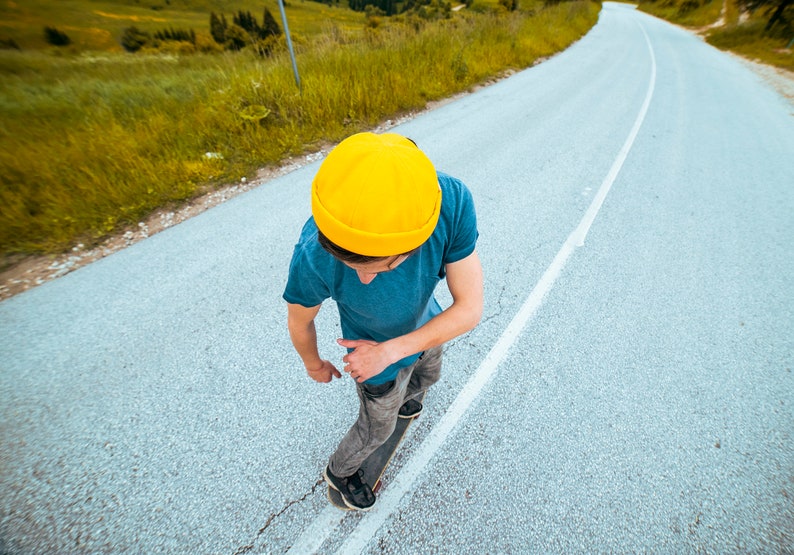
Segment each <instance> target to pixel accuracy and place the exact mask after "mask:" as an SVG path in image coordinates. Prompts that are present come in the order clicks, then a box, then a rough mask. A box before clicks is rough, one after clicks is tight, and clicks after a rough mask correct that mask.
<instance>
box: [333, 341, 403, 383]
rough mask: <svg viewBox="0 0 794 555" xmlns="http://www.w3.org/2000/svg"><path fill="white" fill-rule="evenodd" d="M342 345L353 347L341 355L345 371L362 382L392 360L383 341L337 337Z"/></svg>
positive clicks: (375, 374) (378, 372) (381, 369)
mask: <svg viewBox="0 0 794 555" xmlns="http://www.w3.org/2000/svg"><path fill="white" fill-rule="evenodd" d="M336 342H337V343H339V344H340V345H341V346H342V347H345V348H347V349H353V351H352V352H350V353H348V354H346V355H345V356H344V357H342V360H343V361H344V362H345V363H346V366H345V372H347V373H348V374H350V376H351V377H352V378H353V379H354V380H356V381H357V382H363V381H365V380H368V379H370V378H371V377H372V376H377V375H378V374H380V373H381V372H383V370H385V369H386V367H387V366H388V365H389V364H391V363H392V362H394V361H393V360H390V354H389V352H388V349H387V347H386V344H385V343H377V342H375V341H368V340H364V339H337V340H336Z"/></svg>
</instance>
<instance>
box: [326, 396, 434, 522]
mask: <svg viewBox="0 0 794 555" xmlns="http://www.w3.org/2000/svg"><path fill="white" fill-rule="evenodd" d="M424 398H425V394H424V393H422V394H421V395H420V396H419V397H414V399H416V400H417V401H419V402H420V403H422V402H423V401H424ZM420 416H421V415H420ZM417 418H419V416H416V417H414V418H398V419H397V427H396V428H394V431H393V432H392V434H391V435H390V436H389V439H387V440H386V442H385V443H384V444H383V445H381V446H380V447H378V448H377V449H375V451H374V452H373V453H372V454H371V455H370V456H369V457H367V458H366V459H364V462H363V463H361V470H363V471H364V481H365V482H366V483H367V484H369V487H371V488H372V492H373V493H375V494H377V493H378V491H379V490H380V487H381V478H383V474H384V472H385V471H386V468H387V467H388V466H389V463H390V462H391V460H392V457H394V453H396V452H397V448H398V447H399V446H400V443H402V440H403V438H404V437H405V434H406V432H407V431H408V428H409V427H410V426H411V422H413V421H414V420H416V419H417ZM328 500H329V501H330V502H331V504H332V505H334V506H335V507H338V508H340V509H343V510H345V511H352V510H353V509H351V508H350V507H348V506H347V505H345V502H344V501H343V500H342V494H341V493H339V492H338V491H337V490H335V489H334V488H332V487H331V486H328Z"/></svg>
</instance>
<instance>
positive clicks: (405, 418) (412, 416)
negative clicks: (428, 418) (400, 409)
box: [397, 410, 422, 420]
mask: <svg viewBox="0 0 794 555" xmlns="http://www.w3.org/2000/svg"><path fill="white" fill-rule="evenodd" d="M420 414H422V411H421V410H420V411H419V412H417V413H416V414H411V415H406V416H403V415H402V414H400V413H397V418H402V419H403V420H410V419H411V418H416V417H417V416H419V415H420Z"/></svg>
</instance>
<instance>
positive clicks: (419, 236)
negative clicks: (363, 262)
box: [312, 133, 441, 256]
mask: <svg viewBox="0 0 794 555" xmlns="http://www.w3.org/2000/svg"><path fill="white" fill-rule="evenodd" d="M440 212H441V188H440V187H439V184H438V176H437V175H436V170H435V168H434V167H433V164H432V162H430V160H429V159H428V158H427V156H425V155H424V153H422V151H421V150H419V148H417V146H416V145H415V144H414V143H413V142H411V141H410V140H408V139H406V138H405V137H402V136H400V135H396V134H394V133H385V134H382V135H375V134H374V133H359V134H357V135H353V136H351V137H348V138H347V139H345V140H344V141H342V142H341V143H339V144H338V145H337V146H336V148H334V149H333V150H332V151H331V152H330V153H329V154H328V156H327V157H326V159H325V160H324V161H323V163H322V165H321V166H320V169H319V170H318V171H317V175H316V176H315V177H314V182H313V183H312V214H313V215H314V220H315V222H316V224H317V227H318V228H319V229H320V231H322V233H323V235H325V236H326V237H327V238H328V239H329V240H330V241H331V242H332V243H334V244H335V245H337V246H340V247H342V248H343V249H346V250H348V251H350V252H354V253H356V254H361V255H364V256H392V255H395V254H402V253H405V252H408V251H411V250H413V249H415V248H416V247H418V246H420V245H421V244H422V243H424V242H425V241H426V240H427V239H428V238H429V237H430V235H432V233H433V230H434V229H435V227H436V223H437V222H438V215H439V213H440Z"/></svg>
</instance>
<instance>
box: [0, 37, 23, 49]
mask: <svg viewBox="0 0 794 555" xmlns="http://www.w3.org/2000/svg"><path fill="white" fill-rule="evenodd" d="M0 50H22V49H21V48H20V47H19V45H18V44H17V41H15V40H14V39H0Z"/></svg>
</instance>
